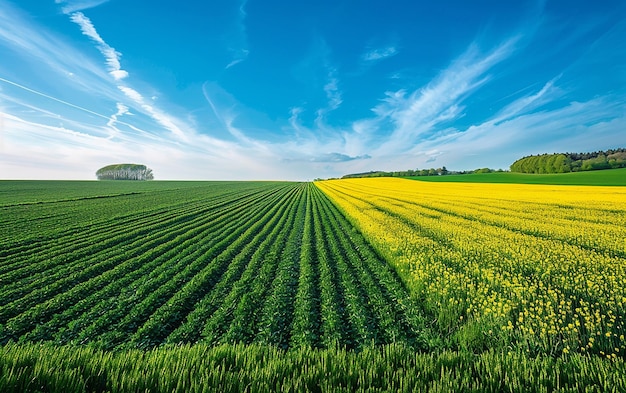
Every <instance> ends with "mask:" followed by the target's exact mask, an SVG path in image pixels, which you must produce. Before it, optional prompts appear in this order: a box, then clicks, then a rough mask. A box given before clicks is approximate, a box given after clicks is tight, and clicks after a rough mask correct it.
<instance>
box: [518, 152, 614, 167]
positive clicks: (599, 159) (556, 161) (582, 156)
mask: <svg viewBox="0 0 626 393" xmlns="http://www.w3.org/2000/svg"><path fill="white" fill-rule="evenodd" d="M615 168H626V149H624V148H619V149H610V150H606V151H597V152H591V153H553V154H541V155H536V156H535V155H531V156H526V157H523V158H520V159H519V160H517V161H515V162H514V163H513V164H511V172H518V173H567V172H580V171H592V170H599V169H615Z"/></svg>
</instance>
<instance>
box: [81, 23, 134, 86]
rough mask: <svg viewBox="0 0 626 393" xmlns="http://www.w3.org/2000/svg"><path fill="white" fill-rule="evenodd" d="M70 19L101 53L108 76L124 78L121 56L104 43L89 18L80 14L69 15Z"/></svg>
mask: <svg viewBox="0 0 626 393" xmlns="http://www.w3.org/2000/svg"><path fill="white" fill-rule="evenodd" d="M70 19H71V20H72V22H74V23H76V24H77V25H78V26H80V29H81V31H82V32H83V34H84V35H86V36H87V37H89V38H91V39H92V40H93V41H94V42H95V43H96V44H97V47H98V49H99V50H100V53H102V55H103V56H104V58H105V60H106V64H107V67H108V70H109V74H111V76H112V77H113V78H114V79H115V80H121V79H124V78H126V77H127V76H128V72H126V71H124V70H123V69H122V66H121V64H120V57H121V54H120V53H119V52H117V51H116V50H115V49H114V48H112V47H111V46H109V44H107V43H106V42H104V40H103V39H102V37H100V34H98V32H97V31H96V28H95V27H94V26H93V24H92V23H91V20H89V18H87V17H86V16H85V15H84V14H83V13H82V12H74V13H72V14H71V15H70Z"/></svg>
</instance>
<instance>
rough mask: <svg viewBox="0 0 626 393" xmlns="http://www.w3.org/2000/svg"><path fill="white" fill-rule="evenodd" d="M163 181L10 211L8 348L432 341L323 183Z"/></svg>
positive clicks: (0, 334) (1, 328)
mask: <svg viewBox="0 0 626 393" xmlns="http://www.w3.org/2000/svg"><path fill="white" fill-rule="evenodd" d="M154 184H155V185H156V187H158V186H159V185H160V184H162V185H163V188H162V189H160V190H158V189H150V188H148V189H146V188H145V187H146V186H142V188H141V189H140V190H138V191H137V192H134V193H128V192H124V193H119V191H120V190H125V188H124V187H127V185H126V184H119V183H118V184H113V185H112V186H113V187H122V188H121V189H116V190H115V192H113V193H111V194H110V195H89V196H88V197H85V198H83V199H76V198H71V199H65V198H67V196H68V195H69V194H68V190H65V191H64V194H63V198H64V199H61V200H56V201H55V200H50V201H47V202H41V203H26V204H19V205H16V204H12V203H8V204H6V203H5V205H4V206H3V207H2V208H1V209H2V216H1V217H2V218H1V220H0V228H1V230H2V233H3V234H4V236H3V238H2V239H0V242H1V243H0V245H1V249H2V251H1V252H0V284H1V286H2V289H1V290H0V307H1V308H0V343H7V342H8V341H10V340H12V341H19V342H39V341H42V340H43V341H50V342H53V343H56V344H66V343H72V344H88V343H89V344H91V345H93V346H95V347H98V348H104V349H113V348H118V347H131V348H143V349H146V348H152V347H155V346H157V345H161V344H164V343H172V344H180V343H196V342H206V343H208V344H212V345H214V344H219V343H238V342H242V343H252V342H256V343H264V344H272V345H276V346H278V347H281V348H292V347H302V346H312V347H334V346H345V347H347V348H358V347H361V346H363V345H370V344H371V343H374V344H384V343H389V342H399V341H403V342H404V341H406V342H407V343H409V344H413V343H416V344H418V345H419V343H418V341H419V340H420V339H421V337H422V336H423V331H424V329H423V327H422V326H421V325H422V324H423V321H422V320H421V319H420V316H419V314H416V313H415V312H414V310H415V309H416V308H415V307H413V306H411V304H410V302H411V300H410V298H409V296H408V292H407V291H406V290H405V289H404V287H403V286H402V283H401V281H400V280H399V278H398V277H397V275H396V274H395V272H394V271H393V270H392V269H391V268H390V267H389V266H388V265H387V264H386V263H385V262H384V261H383V260H382V259H380V258H379V257H377V255H376V253H375V252H374V251H373V249H372V248H371V247H370V246H369V245H368V244H367V243H366V242H365V241H364V239H363V238H362V237H361V236H360V235H359V233H358V232H355V231H354V230H353V229H352V228H351V226H350V225H349V224H348V223H347V221H346V220H345V218H344V217H343V216H342V215H341V214H339V212H338V211H337V209H336V208H335V206H334V205H333V204H332V203H330V201H329V200H328V199H327V198H326V197H325V196H324V195H323V194H322V193H321V192H320V191H319V190H318V189H317V188H316V187H315V186H313V185H312V184H310V183H309V184H307V183H179V184H168V183H154ZM69 186H70V187H71V186H74V185H72V184H69ZM84 186H85V185H84V184H81V183H77V184H76V185H75V187H77V188H80V187H84ZM98 187H100V185H98ZM147 187H155V186H147ZM125 191H127V190H125ZM70 194H71V193H70ZM391 299H394V300H395V301H391Z"/></svg>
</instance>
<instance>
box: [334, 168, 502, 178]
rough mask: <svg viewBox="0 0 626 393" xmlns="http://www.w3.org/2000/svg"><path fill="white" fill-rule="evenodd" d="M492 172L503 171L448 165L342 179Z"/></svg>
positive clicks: (354, 174) (373, 172) (380, 172)
mask: <svg viewBox="0 0 626 393" xmlns="http://www.w3.org/2000/svg"><path fill="white" fill-rule="evenodd" d="M491 172H503V170H502V169H498V170H496V169H491V168H480V169H474V170H470V171H449V170H447V169H446V167H445V166H444V167H441V168H437V169H435V168H430V169H408V170H406V171H393V172H385V171H370V172H363V173H352V174H349V175H345V176H343V177H342V179H350V178H357V177H414V176H445V175H466V174H470V173H491Z"/></svg>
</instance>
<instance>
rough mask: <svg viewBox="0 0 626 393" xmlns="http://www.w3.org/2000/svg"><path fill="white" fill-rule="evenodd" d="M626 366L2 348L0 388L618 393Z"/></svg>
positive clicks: (238, 351) (271, 351)
mask: <svg viewBox="0 0 626 393" xmlns="http://www.w3.org/2000/svg"><path fill="white" fill-rule="evenodd" d="M625 389H626V364H625V363H624V361H623V360H616V361H607V360H602V359H599V358H588V357H584V356H581V355H572V356H568V357H564V358H553V357H550V356H538V357H529V356H527V355H524V354H521V353H511V352H508V353H505V352H495V351H488V352H484V353H482V354H480V355H475V354H472V353H470V352H461V353H459V352H451V351H444V352H439V353H416V352H414V351H413V350H412V349H410V348H408V347H405V346H402V345H387V346H382V347H375V348H374V347H365V348H363V350H362V351H359V352H354V351H346V350H342V349H321V350H319V349H308V348H299V349H293V350H289V351H283V350H280V349H277V348H276V347H273V346H259V345H222V346H218V347H210V346H207V345H193V346H180V347H162V348H157V349H153V350H149V351H140V350H122V351H116V352H107V351H101V350H97V349H93V348H89V347H71V346H60V347H59V346H53V345H37V344H27V345H15V344H9V345H6V346H4V347H2V348H0V391H2V392H4V393H13V392H15V393H17V392H20V393H24V392H50V393H55V392H64V393H74V392H76V393H78V392H81V393H82V392H105V391H106V392H112V393H116V392H222V393H226V392H366V391H367V392H426V391H429V392H449V391H472V392H504V391H506V392H535V391H555V392H578V391H585V392H620V391H624V390H625Z"/></svg>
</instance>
